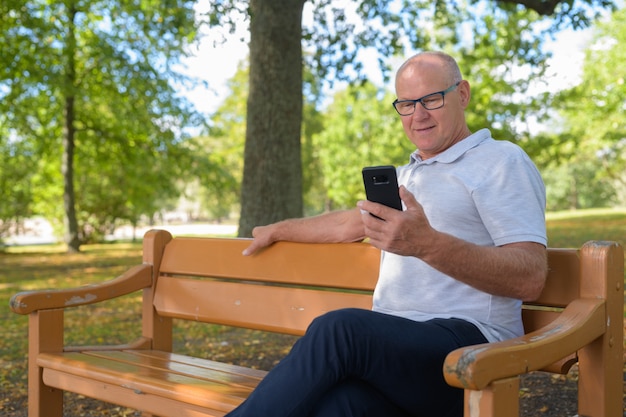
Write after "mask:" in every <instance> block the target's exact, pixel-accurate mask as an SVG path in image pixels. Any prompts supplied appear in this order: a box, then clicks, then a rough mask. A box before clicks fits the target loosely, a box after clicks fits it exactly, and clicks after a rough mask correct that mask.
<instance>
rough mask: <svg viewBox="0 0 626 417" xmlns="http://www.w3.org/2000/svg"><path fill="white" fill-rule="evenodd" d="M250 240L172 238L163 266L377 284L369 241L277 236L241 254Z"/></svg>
mask: <svg viewBox="0 0 626 417" xmlns="http://www.w3.org/2000/svg"><path fill="white" fill-rule="evenodd" d="M249 244H250V241H249V240H247V239H201V238H185V239H174V240H172V241H171V242H170V243H169V244H168V250H167V251H166V252H165V254H164V256H163V261H162V262H161V267H160V272H161V273H162V274H168V273H169V274H177V275H180V274H183V275H195V276H204V277H222V278H237V279H246V280H253V281H268V282H282V283H285V284H295V285H312V286H320V287H331V288H333V287H334V288H345V289H356V290H373V289H374V286H375V285H376V281H377V280H378V269H379V263H380V251H379V250H378V249H376V248H374V247H373V246H371V245H368V244H365V243H355V244H351V245H347V246H345V245H344V246H340V245H341V244H338V243H328V244H311V243H296V244H294V243H287V242H278V243H276V244H274V245H272V246H271V247H269V248H267V249H265V250H263V251H262V252H261V253H259V254H255V255H252V256H243V255H242V254H241V252H242V251H243V250H244V249H245V248H246V247H247V246H248V245H249ZM339 247H341V250H340V251H338V250H337V249H338V248H339ZM312 253H314V254H315V255H314V256H311V254H312ZM209 259H211V260H212V261H208V262H207V260H209ZM346 259H349V262H346ZM218 260H219V262H216V261H218ZM277 266H279V267H280V268H278V269H277Z"/></svg>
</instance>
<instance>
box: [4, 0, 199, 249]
mask: <svg viewBox="0 0 626 417" xmlns="http://www.w3.org/2000/svg"><path fill="white" fill-rule="evenodd" d="M194 4H195V2H194V1H189V0H187V1H184V2H176V4H174V3H172V2H165V3H164V2H157V1H148V0H141V1H140V0H134V1H130V2H128V1H116V2H113V3H112V2H110V1H102V0H89V1H72V0H67V1H65V2H51V1H47V0H38V1H34V2H27V3H24V2H3V3H2V6H1V10H0V45H2V46H1V48H2V53H1V56H2V63H3V66H2V69H1V71H0V115H1V116H0V126H1V127H2V128H1V130H0V134H2V135H3V136H4V137H5V138H9V139H8V140H10V141H14V142H19V143H24V144H25V145H24V146H28V147H29V148H30V149H31V155H32V157H33V159H34V160H35V161H39V162H38V163H37V164H36V165H34V166H33V165H31V166H32V167H33V168H36V169H33V170H32V173H31V175H30V176H29V178H21V179H20V181H21V182H24V183H26V182H27V181H30V180H33V181H34V182H35V183H36V184H37V185H38V187H36V188H33V189H32V196H31V200H30V201H29V202H28V203H29V205H30V206H29V207H30V210H31V211H32V212H36V213H38V214H42V215H44V216H46V217H47V218H49V219H51V220H56V221H57V222H58V223H60V220H61V215H62V214H63V207H62V205H61V204H60V203H62V202H63V199H64V198H66V199H67V198H71V197H72V196H71V195H68V194H67V191H66V190H67V182H72V183H73V185H74V187H75V189H76V196H77V198H76V202H75V206H76V209H77V217H78V219H79V220H80V222H79V223H80V228H81V231H82V236H81V237H82V239H83V240H88V239H89V238H90V236H91V235H92V233H94V235H93V236H98V235H101V234H102V233H103V232H104V231H105V230H106V229H109V228H110V227H111V226H112V225H113V224H115V222H116V221H119V220H125V221H129V222H131V223H135V222H136V221H137V220H138V218H139V217H140V216H142V215H144V216H152V215H153V214H154V212H155V211H156V210H157V209H158V208H159V207H160V206H162V205H163V201H164V200H165V201H168V200H172V199H175V198H176V197H177V195H178V194H179V192H180V190H179V189H178V184H177V179H178V178H180V177H181V176H183V174H184V173H185V172H186V171H185V167H186V165H185V158H186V156H185V155H184V152H183V151H181V150H179V149H177V147H178V145H179V143H180V142H181V140H182V139H184V137H185V135H184V133H183V132H184V129H185V128H187V127H189V126H194V125H196V126H197V125H200V124H201V123H202V118H201V117H200V115H199V114H197V113H196V112H195V111H194V110H193V108H192V106H191V104H190V103H189V102H187V101H186V100H185V99H183V98H181V97H180V96H179V95H178V94H177V93H176V90H175V88H174V85H175V83H179V84H180V83H185V82H192V80H190V79H187V78H185V77H183V76H181V75H180V74H179V73H177V72H176V71H175V70H174V65H175V64H177V63H178V62H180V59H181V58H182V57H183V56H185V55H186V54H187V47H188V45H190V43H191V42H193V41H194V39H195V38H196V23H195V14H194V9H193V6H194ZM70 134H72V135H73V136H68V135H70ZM62 138H65V139H68V138H73V142H72V143H73V144H74V145H75V147H76V148H75V164H74V170H73V171H70V172H69V175H70V176H69V177H65V178H63V177H60V176H58V175H57V174H56V172H59V171H61V170H62V167H61V160H62V158H61V153H60V150H61V149H62V146H63V145H62V143H64V142H63V141H62ZM6 140H7V139H3V141H6ZM68 146H71V145H68ZM66 150H67V149H66ZM12 169H13V168H12V167H11V166H10V165H7V166H6V170H7V171H9V170H12ZM63 169H67V167H64V168H63ZM3 171H5V169H3ZM72 174H73V177H71V175H72ZM68 178H69V179H68ZM48 181H50V182H48ZM63 181H66V184H65V187H64V186H63ZM5 216H7V215H5V214H2V218H7V217H5ZM8 216H9V218H10V217H11V215H10V214H8ZM13 216H14V215H13Z"/></svg>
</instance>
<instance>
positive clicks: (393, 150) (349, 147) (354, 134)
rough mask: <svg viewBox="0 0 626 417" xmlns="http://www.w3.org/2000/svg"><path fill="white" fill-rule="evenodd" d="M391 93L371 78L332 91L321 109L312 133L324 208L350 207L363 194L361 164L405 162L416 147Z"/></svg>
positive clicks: (401, 163)
mask: <svg viewBox="0 0 626 417" xmlns="http://www.w3.org/2000/svg"><path fill="white" fill-rule="evenodd" d="M392 101H393V97H392V95H391V94H389V93H386V94H385V93H384V92H381V91H379V89H377V88H376V87H375V86H374V85H372V84H371V83H365V84H363V85H361V86H359V87H350V88H348V89H347V90H344V91H340V92H338V93H337V94H336V95H335V96H334V100H333V102H332V104H330V105H329V107H328V108H327V109H326V111H325V112H324V119H323V120H324V129H323V130H322V131H321V132H320V133H319V134H317V135H315V136H314V137H313V143H314V148H315V150H316V158H317V159H318V160H319V163H320V167H321V174H322V178H321V180H322V181H323V186H324V189H325V190H326V193H327V196H326V198H327V204H326V208H347V207H348V208H352V207H354V205H355V203H356V201H357V200H359V199H363V198H365V196H364V193H363V180H362V176H361V168H363V167H364V166H368V165H403V164H405V163H406V162H407V161H408V158H409V155H410V153H411V152H413V151H414V150H415V147H414V146H413V145H412V144H411V143H410V142H409V141H408V140H407V139H406V137H405V136H404V133H403V130H402V126H401V124H400V121H399V119H398V117H397V115H396V113H395V111H393V107H392V106H391V102H392Z"/></svg>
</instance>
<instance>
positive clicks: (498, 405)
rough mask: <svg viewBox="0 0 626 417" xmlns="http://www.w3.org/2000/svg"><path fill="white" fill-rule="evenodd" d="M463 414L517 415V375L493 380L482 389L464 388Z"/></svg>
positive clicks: (468, 416) (474, 416) (484, 416)
mask: <svg viewBox="0 0 626 417" xmlns="http://www.w3.org/2000/svg"><path fill="white" fill-rule="evenodd" d="M463 416H464V417H502V416H507V417H517V416H519V377H513V378H507V379H502V380H500V381H496V382H493V383H491V384H490V385H489V386H488V387H487V388H485V389H483V390H482V391H473V390H465V409H464V414H463Z"/></svg>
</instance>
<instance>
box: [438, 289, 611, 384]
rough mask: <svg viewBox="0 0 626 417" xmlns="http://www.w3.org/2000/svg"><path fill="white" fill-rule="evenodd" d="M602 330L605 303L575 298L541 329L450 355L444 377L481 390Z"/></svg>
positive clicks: (542, 363) (557, 356)
mask: <svg viewBox="0 0 626 417" xmlns="http://www.w3.org/2000/svg"><path fill="white" fill-rule="evenodd" d="M605 329H606V311H605V300H602V299H592V298H588V299H577V300H574V301H572V302H571V303H570V304H569V305H568V306H567V307H566V308H565V309H564V310H563V312H562V313H561V314H560V315H559V317H558V318H557V319H556V320H554V321H553V322H552V323H550V324H548V325H546V326H545V327H543V328H542V329H540V330H537V331H535V332H532V333H528V334H525V335H524V336H520V337H517V338H514V339H510V340H505V341H503V342H496V343H485V344H480V345H475V346H468V347H465V348H461V349H457V350H455V351H453V352H451V353H450V354H449V355H448V357H447V358H446V360H445V363H444V368H443V370H444V376H445V379H446V381H447V382H448V384H449V385H452V386H455V387H458V388H464V389H471V390H482V389H484V388H485V387H486V386H488V385H489V384H490V383H492V382H494V381H497V380H500V379H503V378H508V377H514V376H517V375H521V374H524V373H527V372H531V371H536V370H540V369H542V368H544V367H546V366H548V365H550V364H552V363H554V362H557V361H559V360H560V359H562V358H564V357H566V356H567V355H570V354H572V353H574V352H576V351H577V350H579V349H580V348H582V347H583V346H585V345H587V344H589V343H590V342H592V341H593V340H595V339H597V338H598V337H599V336H601V335H602V334H603V333H604V332H605Z"/></svg>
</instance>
